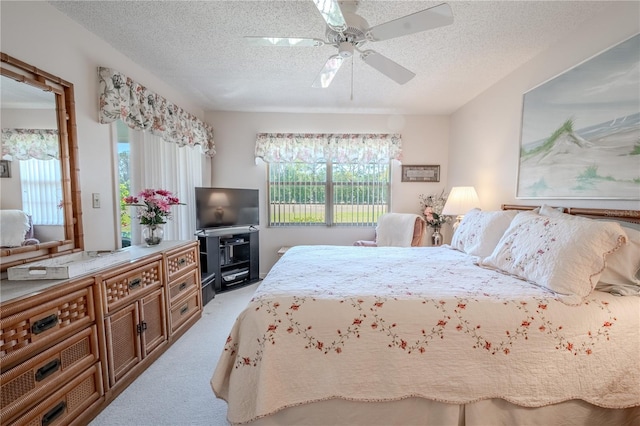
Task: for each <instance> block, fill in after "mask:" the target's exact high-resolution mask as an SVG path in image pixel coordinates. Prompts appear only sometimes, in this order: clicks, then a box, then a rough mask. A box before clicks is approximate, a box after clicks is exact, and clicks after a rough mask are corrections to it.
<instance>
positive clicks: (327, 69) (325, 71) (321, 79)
mask: <svg viewBox="0 0 640 426" xmlns="http://www.w3.org/2000/svg"><path fill="white" fill-rule="evenodd" d="M342 62H344V58H343V57H342V56H340V55H333V56H330V57H329V59H327V62H326V63H325V64H324V67H323V68H322V71H320V74H318V76H317V77H316V79H315V81H314V82H313V84H312V85H311V87H315V88H322V89H324V88H327V87H329V85H330V84H331V80H333V77H335V76H336V73H337V72H338V70H339V69H340V66H341V65H342Z"/></svg>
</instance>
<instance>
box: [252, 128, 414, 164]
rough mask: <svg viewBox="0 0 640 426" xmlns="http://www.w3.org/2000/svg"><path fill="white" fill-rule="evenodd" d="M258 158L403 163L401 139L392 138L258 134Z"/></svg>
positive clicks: (385, 135)
mask: <svg viewBox="0 0 640 426" xmlns="http://www.w3.org/2000/svg"><path fill="white" fill-rule="evenodd" d="M255 155H256V158H261V159H262V160H264V161H265V162H267V163H293V162H304V163H316V162H326V161H332V162H334V163H361V164H371V163H376V164H381V163H387V162H389V160H401V158H402V139H401V136H400V135H390V134H302V133H301V134H294V133H259V134H258V135H257V138H256V151H255Z"/></svg>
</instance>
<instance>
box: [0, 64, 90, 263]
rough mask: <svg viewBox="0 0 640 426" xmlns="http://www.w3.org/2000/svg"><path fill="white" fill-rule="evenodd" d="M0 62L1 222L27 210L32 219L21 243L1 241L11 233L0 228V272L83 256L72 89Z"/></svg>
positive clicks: (38, 72)
mask: <svg viewBox="0 0 640 426" xmlns="http://www.w3.org/2000/svg"><path fill="white" fill-rule="evenodd" d="M0 56H1V68H0V71H1V76H0V85H1V86H0V88H1V92H0V101H1V105H2V118H3V120H2V132H3V135H2V138H3V141H2V144H3V147H2V148H3V149H2V159H3V162H2V164H1V165H2V170H1V172H2V174H1V175H2V176H3V177H2V178H0V188H1V190H2V201H1V204H0V207H1V209H2V211H3V213H2V214H3V216H2V217H3V221H4V220H12V219H13V215H14V214H17V215H21V214H22V213H21V212H23V211H24V212H25V213H27V214H29V216H30V217H32V218H34V220H33V222H34V224H33V227H32V229H31V230H30V231H29V232H27V235H26V236H25V241H24V242H23V243H21V244H19V243H20V241H16V240H15V236H13V235H12V236H8V235H6V234H5V232H8V231H7V230H6V229H5V228H10V227H9V226H6V224H5V223H3V226H2V229H0V232H1V233H2V237H3V246H2V247H1V248H0V271H5V270H6V269H7V268H8V267H11V266H15V265H19V264H23V263H27V262H31V261H34V260H41V259H46V258H50V257H54V256H58V255H62V254H67V253H71V252H73V251H78V250H82V249H83V248H84V243H83V239H82V222H81V217H82V209H81V205H80V190H79V181H78V170H79V169H78V164H77V139H76V125H75V108H74V96H73V95H74V93H73V85H72V84H71V83H69V82H66V81H64V80H62V79H60V78H59V77H56V76H54V75H52V74H49V73H47V72H45V71H42V70H40V69H38V68H35V67H33V66H31V65H29V64H27V63H24V62H22V61H20V60H18V59H15V58H13V57H11V56H9V55H6V54H4V53H0ZM31 144H33V145H31ZM45 171H46V173H47V175H46V177H45V178H38V183H37V184H35V185H33V184H32V185H31V186H29V185H30V184H29V177H33V176H40V175H41V174H43V173H45ZM31 180H33V179H31ZM45 182H46V183H45ZM45 187H48V190H46V191H45V190H44V188H45ZM42 194H48V196H49V198H48V199H46V200H45V195H42ZM23 200H24V201H23ZM42 205H48V206H49V209H48V211H46V212H45V211H43V212H39V210H40V207H38V206H42ZM29 210H34V211H35V212H32V211H29ZM16 212H17V213H16ZM5 237H6V238H5ZM18 237H20V236H18Z"/></svg>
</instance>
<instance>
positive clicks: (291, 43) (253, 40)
mask: <svg viewBox="0 0 640 426" xmlns="http://www.w3.org/2000/svg"><path fill="white" fill-rule="evenodd" d="M244 39H245V41H246V42H247V43H248V44H249V45H251V46H285V47H298V46H313V47H316V46H323V45H324V41H323V40H320V39H318V38H296V37H253V36H245V37H244Z"/></svg>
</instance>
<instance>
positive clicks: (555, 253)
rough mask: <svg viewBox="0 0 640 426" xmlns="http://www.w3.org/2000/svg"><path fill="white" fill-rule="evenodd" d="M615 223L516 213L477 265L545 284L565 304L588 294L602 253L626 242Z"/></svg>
mask: <svg viewBox="0 0 640 426" xmlns="http://www.w3.org/2000/svg"><path fill="white" fill-rule="evenodd" d="M626 238H627V237H626V234H625V232H624V231H623V230H622V227H620V225H619V224H617V223H615V222H597V221H586V220H584V221H583V220H570V219H565V218H555V217H548V216H542V215H539V214H536V213H533V212H524V213H520V214H519V215H517V216H516V217H515V218H514V219H513V221H512V222H511V226H509V229H507V231H506V232H505V233H504V235H503V236H502V238H501V239H500V242H499V243H498V245H497V247H496V249H495V250H494V251H493V253H492V254H491V256H489V257H487V258H486V259H484V260H482V261H481V262H480V265H481V266H486V267H489V268H494V269H499V270H501V271H504V272H506V273H508V274H512V275H515V276H517V277H520V278H522V279H525V280H527V281H531V282H533V283H535V284H538V285H540V286H543V287H546V288H548V289H549V290H552V291H554V292H555V293H557V294H559V295H560V300H562V301H563V302H564V303H566V304H568V305H579V304H580V303H582V301H583V300H584V298H585V297H587V296H588V295H589V293H591V291H592V290H593V288H594V287H595V285H596V283H597V282H598V280H599V278H600V274H602V271H603V270H604V267H605V257H606V256H607V255H608V254H610V253H613V252H614V251H616V250H618V249H619V248H620V247H622V245H623V244H624V243H625V242H626Z"/></svg>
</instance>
